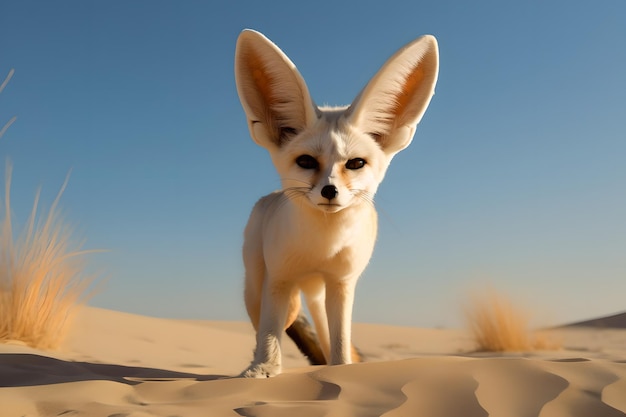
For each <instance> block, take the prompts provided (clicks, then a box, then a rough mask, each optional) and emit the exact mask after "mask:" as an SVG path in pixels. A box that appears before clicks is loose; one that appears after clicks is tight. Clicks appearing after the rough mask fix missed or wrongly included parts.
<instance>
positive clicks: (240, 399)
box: [0, 307, 626, 417]
mask: <svg viewBox="0 0 626 417" xmlns="http://www.w3.org/2000/svg"><path fill="white" fill-rule="evenodd" d="M550 333H551V335H550V336H551V337H553V338H556V339H558V340H559V341H560V342H561V344H562V346H563V348H561V349H560V350H556V351H540V352H532V353H516V354H506V355H504V354H489V353H471V351H472V349H473V344H472V341H471V340H470V339H469V336H468V334H466V333H465V332H464V331H462V330H448V329H416V328H404V327H392V326H381V325H367V324H358V323H357V324H355V325H354V340H355V343H356V344H357V345H358V346H359V348H360V349H361V350H362V351H363V353H364V354H365V356H366V358H367V362H365V363H359V364H354V365H345V366H334V367H325V366H317V367H311V366H308V365H307V363H306V361H305V360H304V359H303V358H302V357H301V355H300V354H299V353H298V352H297V350H296V349H295V347H294V346H293V345H292V344H291V343H290V342H289V341H288V340H285V343H284V345H285V346H284V367H285V370H284V373H283V374H282V375H279V376H277V377H275V378H270V379H265V380H247V379H240V378H233V376H234V375H236V374H237V373H238V372H239V371H241V370H242V369H243V368H245V366H246V365H247V364H248V362H249V361H250V359H251V355H252V349H253V347H254V334H253V331H252V329H251V327H250V325H249V324H247V323H236V322H208V321H207V322H205V321H180V320H167V319H157V318H150V317H143V316H138V315H132V314H127V313H121V312H116V311H110V310H103V309H98V308H93V307H84V308H83V309H82V310H81V312H80V314H79V317H78V318H77V319H76V321H75V322H74V323H73V326H72V331H71V333H70V334H69V336H68V337H67V339H66V341H65V342H64V344H63V346H62V348H61V349H59V350H57V351H54V352H47V351H40V350H36V349H32V348H29V347H27V346H24V345H23V344H20V343H17V342H16V343H9V344H3V345H0V417H13V416H16V417H17V416H68V417H69V416H106V417H125V416H129V417H130V416H133V417H135V416H136V417H139V416H163V417H174V416H181V417H182V416H238V415H239V416H302V417H307V416H382V415H384V416H387V417H392V416H394V417H395V416H428V417H434V416H444V417H452V416H463V417H474V416H476V417H478V416H487V415H491V416H520V417H522V416H524V417H526V416H541V417H550V416H559V417H560V416H563V417H564V416H581V417H582V416H584V417H600V416H624V415H626V329H613V328H598V327H585V326H582V327H571V328H570V327H566V328H559V329H554V330H552V331H551V332H550Z"/></svg>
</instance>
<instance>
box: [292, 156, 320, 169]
mask: <svg viewBox="0 0 626 417" xmlns="http://www.w3.org/2000/svg"><path fill="white" fill-rule="evenodd" d="M296 164H298V166H299V167H300V168H303V169H317V168H318V167H319V165H320V164H319V163H318V162H317V159H315V158H313V157H312V156H311V155H300V156H299V157H297V158H296Z"/></svg>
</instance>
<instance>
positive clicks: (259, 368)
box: [239, 363, 280, 378]
mask: <svg viewBox="0 0 626 417" xmlns="http://www.w3.org/2000/svg"><path fill="white" fill-rule="evenodd" d="M279 373H280V365H276V364H273V363H257V364H255V363H253V364H251V365H250V366H249V367H248V369H246V370H245V371H243V372H242V373H241V374H240V375H239V376H240V377H243V378H269V377H272V376H276V375H278V374H279Z"/></svg>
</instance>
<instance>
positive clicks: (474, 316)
mask: <svg viewBox="0 0 626 417" xmlns="http://www.w3.org/2000/svg"><path fill="white" fill-rule="evenodd" d="M465 318H466V321H467V324H468V327H469V330H470V332H471V334H472V336H473V338H474V341H475V342H476V347H477V350H478V351H482V352H522V351H530V350H537V349H555V348H557V347H558V345H557V344H556V343H553V342H551V341H550V340H549V338H548V337H547V336H546V335H537V334H536V333H535V332H533V331H531V329H530V324H529V323H530V318H529V315H528V313H527V312H526V311H525V310H523V309H521V308H520V307H517V306H515V305H514V304H513V303H512V302H511V301H510V300H509V299H508V298H507V297H506V296H504V295H502V294H499V293H497V292H495V291H493V290H490V291H487V292H485V293H484V294H481V295H475V296H474V297H473V298H472V302H471V305H469V306H468V307H467V308H466V309H465Z"/></svg>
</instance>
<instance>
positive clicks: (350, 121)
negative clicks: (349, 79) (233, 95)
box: [235, 30, 438, 378]
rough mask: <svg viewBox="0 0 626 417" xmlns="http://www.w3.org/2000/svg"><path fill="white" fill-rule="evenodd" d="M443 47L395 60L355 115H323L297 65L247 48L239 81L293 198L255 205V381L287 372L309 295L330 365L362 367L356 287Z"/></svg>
mask: <svg viewBox="0 0 626 417" xmlns="http://www.w3.org/2000/svg"><path fill="white" fill-rule="evenodd" d="M437 73H438V48H437V41H436V40H435V38H434V37H432V36H429V35H427V36H423V37H420V38H418V39H416V40H414V41H413V42H410V43H409V44H407V45H406V46H405V47H404V48H402V49H400V50H399V51H398V52H396V54H395V55H393V56H392V57H391V58H390V59H389V60H388V61H387V62H386V63H385V64H384V66H383V67H382V68H381V69H380V70H379V72H378V73H377V74H376V75H375V76H374V77H373V78H372V80H371V81H370V82H369V83H368V84H367V86H366V87H365V89H363V91H362V92H361V93H360V94H359V95H358V96H357V98H356V99H355V100H354V102H353V103H352V104H351V105H350V106H346V107H333V108H330V107H318V106H316V105H315V103H314V102H313V100H312V99H311V96H310V95H309V91H308V89H307V86H306V84H305V82H304V79H303V78H302V76H301V75H300V73H299V72H298V70H297V69H296V67H295V65H294V64H293V63H292V62H291V61H290V60H289V58H288V57H287V56H286V55H285V54H284V53H283V52H282V51H281V50H280V49H279V48H278V47H277V46H276V45H274V44H273V43H272V42H271V41H270V40H268V39H267V38H266V37H265V36H263V35H262V34H260V33H258V32H255V31H252V30H245V31H243V32H242V33H241V35H240V36H239V39H238V41H237V50H236V57H235V77H236V81H237V91H238V93H239V98H240V100H241V103H242V105H243V108H244V110H245V113H246V116H247V120H248V127H249V129H250V134H251V136H252V139H254V141H255V142H256V143H257V144H259V145H261V146H263V147H264V148H266V149H267V150H268V151H269V153H270V156H271V158H272V161H273V163H274V165H275V167H276V170H277V171H278V174H279V175H280V179H281V183H282V189H281V190H280V191H276V192H274V193H272V194H269V195H267V196H265V197H263V198H261V200H259V202H258V203H257V204H256V205H255V207H254V209H253V211H252V214H251V215H250V219H249V221H248V225H247V227H246V229H245V241H244V245H243V260H244V265H245V271H246V272H245V302H246V308H247V311H248V315H249V316H250V319H251V321H252V324H253V325H254V328H255V329H256V349H255V353H254V359H253V361H252V363H251V364H250V366H249V367H248V368H247V369H246V370H245V371H244V372H243V373H242V375H243V376H245V377H257V378H258V377H269V376H273V375H276V374H278V373H280V371H281V351H280V341H281V336H282V333H283V330H284V329H285V328H287V327H288V326H289V325H290V324H291V323H292V322H293V321H294V319H295V318H296V316H297V315H298V313H299V311H300V293H301V292H302V293H303V294H304V296H305V300H306V304H307V307H308V309H309V312H310V314H311V317H312V318H313V322H314V324H315V329H316V331H317V334H318V337H319V340H320V343H321V345H322V350H323V352H324V356H325V357H326V360H327V362H328V363H330V364H333V365H334V364H348V363H351V362H352V358H351V349H352V344H351V335H350V332H351V318H352V304H353V300H354V291H355V285H356V282H357V280H358V278H359V276H360V275H361V273H362V272H363V270H364V269H365V267H366V265H367V263H368V262H369V259H370V257H371V254H372V250H373V248H374V242H375V240H376V231H377V215H376V210H375V208H374V204H373V198H374V194H375V193H376V190H377V188H378V185H379V184H380V182H381V181H382V179H383V176H384V175H385V171H386V170H387V167H388V165H389V163H390V161H391V159H392V158H393V156H394V155H395V154H396V153H397V152H399V151H401V150H402V149H404V148H406V147H407V146H408V145H409V143H410V142H411V140H412V139H413V134H414V133H415V128H416V126H417V124H418V123H419V121H420V119H421V118H422V115H423V114H424V112H425V111H426V108H427V107H428V104H429V102H430V99H431V97H432V95H433V93H434V88H435V84H436V82H437Z"/></svg>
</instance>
